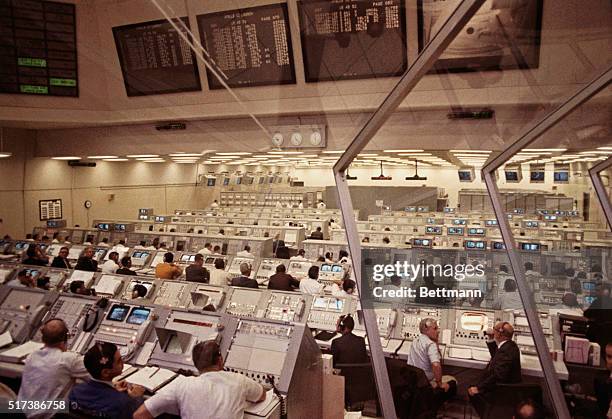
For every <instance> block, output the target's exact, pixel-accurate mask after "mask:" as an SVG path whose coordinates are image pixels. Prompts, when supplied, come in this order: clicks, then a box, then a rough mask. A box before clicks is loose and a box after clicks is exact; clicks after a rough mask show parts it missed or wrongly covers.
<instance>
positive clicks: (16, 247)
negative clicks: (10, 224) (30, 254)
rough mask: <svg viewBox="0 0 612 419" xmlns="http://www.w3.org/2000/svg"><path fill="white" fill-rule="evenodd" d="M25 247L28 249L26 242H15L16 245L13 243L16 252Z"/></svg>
mask: <svg viewBox="0 0 612 419" xmlns="http://www.w3.org/2000/svg"><path fill="white" fill-rule="evenodd" d="M26 247H28V242H17V243H15V249H17V250H23V249H25V248H26Z"/></svg>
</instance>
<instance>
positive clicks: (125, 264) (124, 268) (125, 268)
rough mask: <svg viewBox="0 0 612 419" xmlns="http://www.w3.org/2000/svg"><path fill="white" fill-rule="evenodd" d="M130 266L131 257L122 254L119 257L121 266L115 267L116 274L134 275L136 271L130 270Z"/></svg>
mask: <svg viewBox="0 0 612 419" xmlns="http://www.w3.org/2000/svg"><path fill="white" fill-rule="evenodd" d="M131 267H132V258H131V257H129V256H124V257H122V258H121V268H119V269H117V272H116V274H118V275H132V276H133V275H136V272H134V271H133V270H131V269H130V268H131Z"/></svg>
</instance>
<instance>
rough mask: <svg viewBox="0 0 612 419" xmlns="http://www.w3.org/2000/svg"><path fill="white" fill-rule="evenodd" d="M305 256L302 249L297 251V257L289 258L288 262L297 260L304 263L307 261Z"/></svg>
mask: <svg viewBox="0 0 612 419" xmlns="http://www.w3.org/2000/svg"><path fill="white" fill-rule="evenodd" d="M305 255H306V251H305V250H304V249H300V250H298V252H297V255H295V256H291V258H290V259H289V260H299V261H302V262H305V261H307V260H308V259H306V256H305Z"/></svg>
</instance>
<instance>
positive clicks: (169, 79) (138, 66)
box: [113, 17, 202, 96]
mask: <svg viewBox="0 0 612 419" xmlns="http://www.w3.org/2000/svg"><path fill="white" fill-rule="evenodd" d="M181 20H182V21H183V22H184V23H185V25H187V27H188V28H189V21H188V20H187V18H186V17H182V18H181ZM113 36H114V37H115V45H116V47H117V54H119V62H120V64H121V72H122V73H123V81H124V83H125V90H126V92H127V95H128V96H144V95H154V94H161V93H178V92H191V91H198V90H202V87H201V84H200V75H199V73H198V66H197V63H196V57H195V55H194V54H193V52H192V51H191V49H190V48H189V44H188V43H187V42H185V41H184V40H183V39H182V38H181V36H180V34H179V33H178V32H177V31H176V30H175V29H174V27H173V26H172V25H171V24H170V23H169V22H168V21H166V20H156V21H152V22H143V23H136V24H133V25H126V26H118V27H115V28H113Z"/></svg>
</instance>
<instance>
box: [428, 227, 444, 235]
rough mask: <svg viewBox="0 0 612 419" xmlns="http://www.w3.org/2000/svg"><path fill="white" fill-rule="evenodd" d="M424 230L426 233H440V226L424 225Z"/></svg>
mask: <svg viewBox="0 0 612 419" xmlns="http://www.w3.org/2000/svg"><path fill="white" fill-rule="evenodd" d="M425 232H426V233H428V234H442V227H426V228H425Z"/></svg>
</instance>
